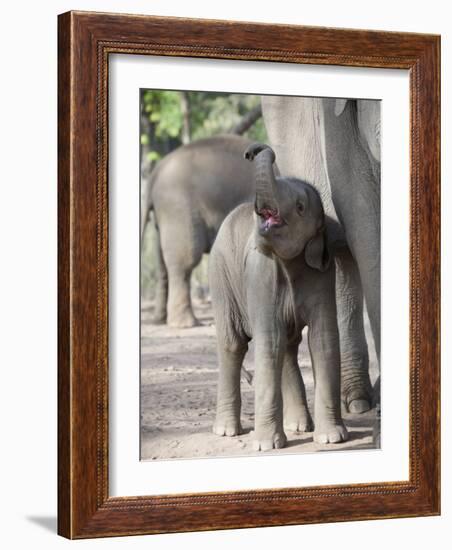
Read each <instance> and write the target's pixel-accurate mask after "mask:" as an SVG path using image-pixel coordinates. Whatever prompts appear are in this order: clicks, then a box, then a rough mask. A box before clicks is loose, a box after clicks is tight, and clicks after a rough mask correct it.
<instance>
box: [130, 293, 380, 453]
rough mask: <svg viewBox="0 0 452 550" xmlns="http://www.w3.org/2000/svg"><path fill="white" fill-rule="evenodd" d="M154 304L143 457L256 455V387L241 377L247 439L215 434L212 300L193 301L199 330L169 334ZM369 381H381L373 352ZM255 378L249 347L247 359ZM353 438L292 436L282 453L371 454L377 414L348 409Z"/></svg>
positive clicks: (146, 314) (146, 333)
mask: <svg viewBox="0 0 452 550" xmlns="http://www.w3.org/2000/svg"><path fill="white" fill-rule="evenodd" d="M152 309H153V308H152V302H149V301H143V302H142V310H141V459H142V460H161V459H180V458H201V457H220V456H233V455H255V454H256V451H253V448H252V443H251V434H250V432H251V431H252V429H253V423H254V395H253V387H252V386H251V385H250V384H249V383H248V382H247V381H246V380H245V378H244V377H243V376H242V426H243V429H244V434H243V435H240V436H237V437H220V436H217V435H214V434H213V433H212V425H213V421H214V416H215V405H216V382H217V368H218V367H217V358H216V344H215V327H214V325H213V317H212V313H211V307H210V304H209V303H208V302H199V301H198V302H195V304H194V309H195V314H196V316H197V318H198V319H199V320H200V321H201V323H202V324H201V326H199V327H194V328H190V329H172V328H169V327H168V326H166V325H153V324H152V323H151V321H150V319H151V316H152ZM305 341H306V338H304V342H303V343H302V345H301V346H300V352H299V364H300V366H301V370H302V375H303V379H304V382H305V385H306V391H307V396H308V404H309V408H310V410H311V411H312V410H313V407H312V405H313V377H312V370H311V365H310V359H309V353H308V350H307V345H306V342H305ZM370 355H371V357H370V359H371V361H370V362H371V366H370V373H371V379H372V382H374V380H375V378H376V376H377V363H376V358H375V354H374V353H373V351H372V350H371V354H370ZM244 366H245V369H246V370H247V371H248V372H250V373H251V374H252V373H253V371H254V367H253V350H252V347H251V349H250V351H249V352H248V354H247V357H246V359H245V364H244ZM343 417H344V421H345V424H346V426H347V428H348V431H349V436H350V437H349V440H348V441H346V442H345V443H340V444H335V445H318V444H316V443H314V442H313V439H312V433H306V434H299V433H290V432H288V433H287V437H288V444H287V446H286V447H285V448H284V449H279V450H275V451H272V452H274V453H277V454H281V453H301V452H303V453H305V452H313V451H325V450H326V451H342V450H345V449H371V448H373V447H374V445H373V443H372V427H373V424H374V422H375V411H374V410H372V411H369V412H367V413H364V414H361V415H351V414H347V413H345V412H344V411H343Z"/></svg>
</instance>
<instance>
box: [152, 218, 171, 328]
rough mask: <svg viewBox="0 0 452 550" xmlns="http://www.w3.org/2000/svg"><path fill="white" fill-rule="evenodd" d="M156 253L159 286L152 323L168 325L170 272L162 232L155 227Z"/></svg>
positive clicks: (157, 285)
mask: <svg viewBox="0 0 452 550" xmlns="http://www.w3.org/2000/svg"><path fill="white" fill-rule="evenodd" d="M155 251H156V272H157V284H156V291H155V308H154V316H153V318H152V322H153V323H154V324H157V325H159V324H163V323H166V305H167V300H168V271H167V269H166V265H165V260H164V259H163V254H162V245H161V242H160V232H159V230H158V228H157V227H155Z"/></svg>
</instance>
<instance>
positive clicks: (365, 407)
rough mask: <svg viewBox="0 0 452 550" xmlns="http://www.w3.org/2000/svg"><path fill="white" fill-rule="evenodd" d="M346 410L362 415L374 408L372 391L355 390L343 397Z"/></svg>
mask: <svg viewBox="0 0 452 550" xmlns="http://www.w3.org/2000/svg"><path fill="white" fill-rule="evenodd" d="M342 402H343V403H344V406H345V410H346V411H347V412H349V413H352V414H362V413H365V412H367V411H369V410H370V409H371V408H372V396H371V394H370V391H366V390H364V389H358V390H353V391H349V392H347V393H345V394H344V395H343V396H342Z"/></svg>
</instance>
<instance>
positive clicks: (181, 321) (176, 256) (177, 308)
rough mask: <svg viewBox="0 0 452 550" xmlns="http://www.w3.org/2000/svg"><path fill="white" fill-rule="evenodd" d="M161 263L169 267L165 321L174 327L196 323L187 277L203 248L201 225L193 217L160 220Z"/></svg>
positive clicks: (197, 261)
mask: <svg viewBox="0 0 452 550" xmlns="http://www.w3.org/2000/svg"><path fill="white" fill-rule="evenodd" d="M159 225H160V233H161V246H162V253H163V259H164V263H165V265H166V268H167V271H168V305H167V322H168V325H169V326H172V327H176V328H189V327H193V326H196V325H198V324H199V322H198V321H197V319H196V318H195V316H194V313H193V308H192V304H191V297H190V280H191V273H192V271H193V269H194V267H195V266H196V265H197V264H198V263H199V262H200V261H201V258H202V254H203V252H204V250H205V248H206V239H205V233H204V231H203V228H202V227H201V226H200V225H199V224H198V225H199V227H198V226H197V225H195V224H194V223H193V221H192V220H189V219H183V218H182V217H181V218H180V219H178V220H174V219H168V220H164V221H160V220H159Z"/></svg>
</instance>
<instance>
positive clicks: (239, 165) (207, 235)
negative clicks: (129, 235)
mask: <svg viewBox="0 0 452 550" xmlns="http://www.w3.org/2000/svg"><path fill="white" fill-rule="evenodd" d="M250 143H251V142H250V141H249V140H248V139H246V138H244V137H241V136H237V135H233V134H231V135H223V136H216V137H212V138H208V139H203V140H199V141H195V142H193V143H191V144H189V145H184V146H181V147H179V148H178V149H176V150H174V151H173V152H171V153H170V154H169V155H167V156H166V157H165V158H164V159H163V160H162V161H160V162H159V163H158V164H157V166H156V167H155V169H154V170H153V172H152V173H151V176H150V179H149V182H148V185H147V189H146V193H145V197H144V199H143V201H142V212H141V231H142V234H143V232H144V229H145V225H146V222H147V220H148V219H149V213H150V211H151V210H152V211H153V214H154V215H153V218H154V223H155V226H156V230H157V231H156V237H157V242H156V249H157V285H156V305H155V313H154V322H156V323H165V322H167V323H168V325H170V326H173V327H180V328H184V327H192V326H194V325H196V324H197V320H196V318H195V316H194V314H193V309H192V306H191V300H190V277H191V273H192V271H193V269H194V267H195V266H196V265H197V264H198V263H199V262H200V260H201V258H202V255H203V254H204V253H208V252H209V251H210V248H211V246H212V244H213V242H214V240H215V237H216V235H217V232H218V230H219V228H220V225H221V223H222V221H223V220H224V218H225V217H226V216H227V214H229V212H231V210H233V209H234V208H235V207H236V206H238V205H239V204H241V203H243V202H248V201H251V200H253V198H254V179H253V171H252V167H251V166H250V163H249V162H247V161H246V160H245V159H244V158H243V153H244V151H245V149H246V148H247V147H248V146H249V145H250Z"/></svg>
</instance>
